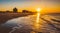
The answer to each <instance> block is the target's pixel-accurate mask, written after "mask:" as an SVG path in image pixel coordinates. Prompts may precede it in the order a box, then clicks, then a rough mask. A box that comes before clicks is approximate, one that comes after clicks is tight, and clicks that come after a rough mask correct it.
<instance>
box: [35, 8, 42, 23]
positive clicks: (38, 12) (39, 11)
mask: <svg viewBox="0 0 60 33" xmlns="http://www.w3.org/2000/svg"><path fill="white" fill-rule="evenodd" d="M36 11H37V19H36V22H37V23H39V20H40V16H41V8H37V9H36Z"/></svg>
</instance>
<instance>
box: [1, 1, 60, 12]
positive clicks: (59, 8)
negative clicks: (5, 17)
mask: <svg viewBox="0 0 60 33" xmlns="http://www.w3.org/2000/svg"><path fill="white" fill-rule="evenodd" d="M14 7H16V8H17V9H18V11H19V12H21V10H29V11H33V12H35V11H36V9H37V8H41V10H42V11H43V12H51V13H52V12H60V0H0V11H6V10H10V11H12V9H13V8H14Z"/></svg>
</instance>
